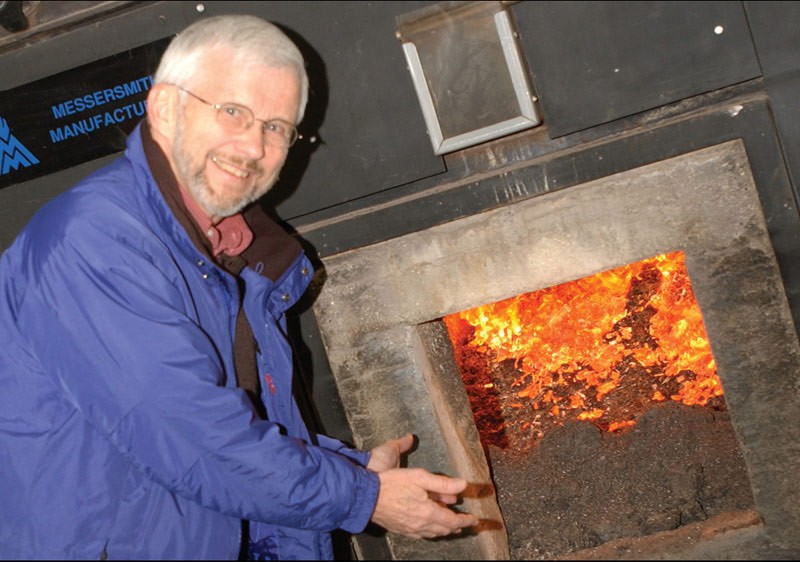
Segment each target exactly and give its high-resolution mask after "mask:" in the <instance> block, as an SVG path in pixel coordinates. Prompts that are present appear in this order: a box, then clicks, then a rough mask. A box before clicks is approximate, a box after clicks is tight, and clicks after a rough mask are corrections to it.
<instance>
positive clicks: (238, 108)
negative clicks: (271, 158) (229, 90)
mask: <svg viewBox="0 0 800 562" xmlns="http://www.w3.org/2000/svg"><path fill="white" fill-rule="evenodd" d="M175 87H176V88H178V89H179V90H180V91H182V92H186V93H187V94H189V95H190V96H192V97H193V98H194V99H196V100H197V101H199V102H202V103H204V104H206V105H207V106H209V107H212V108H214V109H216V110H217V122H218V123H219V124H220V125H221V126H222V127H223V128H224V129H226V130H228V131H230V132H231V133H241V132H243V131H246V130H247V129H249V128H250V127H252V126H253V123H255V122H256V121H259V122H260V123H261V133H262V134H263V138H264V139H265V143H267V144H272V145H274V146H280V147H283V148H289V147H290V146H292V145H293V144H294V143H295V142H296V141H297V139H299V138H302V135H300V134H299V133H298V132H297V127H295V126H294V125H292V124H291V123H289V122H287V121H284V120H283V119H270V120H269V121H263V120H262V119H256V116H255V115H253V111H252V110H251V109H250V108H249V107H246V106H244V105H239V104H238V103H211V102H210V101H206V100H204V99H203V98H201V97H200V96H198V95H197V94H193V93H192V92H190V91H189V90H187V89H186V88H181V87H180V86H175Z"/></svg>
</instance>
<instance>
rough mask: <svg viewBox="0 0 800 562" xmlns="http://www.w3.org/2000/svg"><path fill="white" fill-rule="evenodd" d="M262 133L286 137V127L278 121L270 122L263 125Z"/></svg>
mask: <svg viewBox="0 0 800 562" xmlns="http://www.w3.org/2000/svg"><path fill="white" fill-rule="evenodd" d="M264 133H271V134H273V135H275V134H277V135H280V136H282V137H283V136H286V125H284V124H283V123H280V122H278V121H270V122H269V123H264Z"/></svg>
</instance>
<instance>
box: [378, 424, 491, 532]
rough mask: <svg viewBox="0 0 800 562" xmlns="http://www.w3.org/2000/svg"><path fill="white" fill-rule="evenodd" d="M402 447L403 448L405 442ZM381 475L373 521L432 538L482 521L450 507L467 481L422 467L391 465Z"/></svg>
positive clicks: (397, 529)
mask: <svg viewBox="0 0 800 562" xmlns="http://www.w3.org/2000/svg"><path fill="white" fill-rule="evenodd" d="M406 437H407V436H406ZM406 437H403V438H401V440H404V439H405V438H406ZM396 441H399V440H396ZM403 443H405V441H403ZM398 446H399V447H400V448H402V444H400V445H398ZM387 458H388V457H387ZM370 464H371V462H370ZM378 478H379V479H380V486H381V487H380V490H379V491H378V501H377V503H376V504H375V511H374V512H373V513H372V521H374V522H375V523H377V524H378V525H380V526H381V527H383V528H384V529H386V530H387V531H392V532H395V533H400V534H402V535H405V536H407V537H411V538H414V539H419V538H426V539H430V538H434V537H441V536H444V535H450V534H453V533H460V532H461V530H462V529H463V528H464V527H473V526H475V525H477V524H478V519H477V518H476V517H475V516H474V515H470V514H468V513H458V512H456V511H453V510H452V509H450V508H449V507H447V504H454V503H455V502H456V501H457V499H458V494H459V493H461V492H462V491H464V488H466V486H467V482H466V481H465V480H462V479H460V478H450V477H448V476H440V475H436V474H432V473H431V472H428V471H427V470H424V469H422V468H388V469H386V470H383V471H382V472H379V473H378Z"/></svg>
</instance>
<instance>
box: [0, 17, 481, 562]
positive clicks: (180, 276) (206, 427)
mask: <svg viewBox="0 0 800 562" xmlns="http://www.w3.org/2000/svg"><path fill="white" fill-rule="evenodd" d="M307 90H308V85H307V77H306V73H305V68H304V63H303V59H302V56H301V54H300V52H299V51H298V49H297V48H296V46H295V45H294V44H293V43H292V42H291V41H290V40H289V39H288V38H287V37H286V36H285V35H284V34H283V33H282V32H281V31H280V30H279V29H278V28H277V27H276V26H274V25H272V24H270V23H268V22H265V21H264V20H261V19H259V18H256V17H252V16H218V17H212V18H208V19H204V20H201V21H199V22H197V23H195V24H193V25H191V26H190V27H189V28H187V29H186V30H185V31H183V32H182V33H180V34H179V35H178V36H177V38H176V39H174V40H173V41H172V43H171V44H170V46H169V48H168V49H167V51H166V52H165V54H164V56H163V58H162V61H161V64H160V66H159V68H158V71H157V72H156V75H155V77H154V85H153V87H152V88H151V90H150V92H149V95H148V98H147V118H146V120H145V121H144V122H143V123H141V124H140V125H139V126H138V127H137V128H136V130H135V131H134V132H133V133H132V134H131V136H130V137H129V139H128V147H127V150H126V151H125V153H124V155H122V156H121V157H120V158H118V159H117V160H116V161H114V162H112V163H111V164H110V165H108V166H107V167H105V168H104V169H101V170H100V171H98V172H96V173H95V174H93V175H92V176H90V177H88V178H87V179H85V180H83V181H82V182H80V183H79V184H78V185H77V186H75V187H74V188H72V189H70V190H68V191H67V192H65V193H64V194H62V195H61V196H59V197H57V198H56V199H54V200H53V201H51V202H50V203H48V204H47V205H45V206H44V207H43V208H42V209H41V210H40V211H39V212H38V213H37V214H36V215H35V216H34V217H33V219H32V220H31V221H30V223H29V224H28V225H27V226H26V227H25V229H24V230H23V232H22V233H21V234H20V235H19V237H18V238H17V240H16V241H15V242H14V243H13V245H12V246H11V247H10V248H9V249H8V250H7V251H6V252H5V254H4V255H3V256H2V259H1V260H0V295H2V298H0V315H2V322H0V341H2V342H3V346H2V349H0V386H2V388H3V392H2V393H0V465H2V467H3V469H2V478H0V498H2V502H1V503H2V507H0V556H2V557H3V558H19V559H21V558H54V559H64V558H81V559H89V558H98V557H99V558H102V559H106V558H117V559H122V558H124V559H144V558H160V559H166V558H180V559H186V558H213V559H224V558H228V559H230V558H236V557H244V556H246V557H249V558H251V559H325V558H331V557H332V548H331V540H330V535H329V532H330V531H332V530H335V529H343V530H345V531H348V532H351V533H355V532H360V531H362V530H363V529H364V528H365V526H366V525H367V523H368V522H369V521H370V520H372V521H373V522H375V523H376V524H378V525H381V526H383V527H384V528H386V529H388V530H390V531H394V532H398V533H402V534H405V535H408V536H410V537H417V538H419V537H438V536H444V535H448V534H451V533H458V532H460V531H461V529H463V528H464V527H468V526H472V525H475V524H476V523H477V520H476V518H475V517H474V516H472V515H469V514H465V513H459V512H457V511H455V510H453V509H451V508H450V506H449V504H453V503H455V502H456V500H457V494H459V493H461V492H462V491H463V489H464V487H465V486H466V482H464V481H463V480H461V479H457V478H448V477H445V476H441V475H434V474H432V473H430V472H428V471H425V470H423V469H403V468H399V464H400V462H399V461H400V456H401V455H402V454H403V453H404V452H406V451H408V450H409V448H410V447H411V443H412V436H410V435H405V436H403V437H400V438H398V439H395V440H390V441H388V442H386V443H384V444H383V445H380V446H378V447H377V448H375V449H373V450H372V451H359V450H355V449H351V448H349V447H347V446H345V445H344V444H343V443H341V442H339V441H336V440H334V439H332V438H329V437H326V436H321V435H320V436H317V435H311V434H310V433H309V431H308V430H307V428H306V426H305V425H304V423H303V421H302V419H301V416H300V414H299V411H298V408H297V405H296V403H295V402H294V400H293V398H292V357H291V351H290V347H289V344H288V342H287V340H286V334H285V327H286V320H285V313H286V310H287V309H288V308H289V307H290V306H291V305H292V304H293V303H294V302H296V300H297V299H298V298H299V297H300V295H301V294H302V293H303V292H304V291H305V289H306V287H307V286H308V283H309V281H310V279H311V276H312V273H313V271H312V267H311V263H310V262H309V260H308V258H307V257H306V256H305V255H304V253H303V252H302V250H301V247H300V245H299V243H298V242H297V241H296V240H295V239H294V238H292V237H291V236H289V235H288V234H287V233H285V232H284V231H283V230H282V229H281V228H280V227H279V226H278V225H277V224H275V223H274V222H272V221H271V220H270V219H269V218H267V216H266V214H264V212H263V211H262V210H261V208H260V207H259V206H258V204H251V203H253V202H255V201H257V200H258V199H259V198H260V197H261V196H262V195H263V194H264V193H265V192H267V191H268V190H269V189H270V188H271V187H272V185H273V184H274V183H275V180H276V179H277V177H278V173H279V171H280V169H281V167H282V166H283V164H284V162H285V160H286V157H287V154H288V151H289V149H290V147H291V146H292V144H293V143H294V142H295V140H297V137H298V134H297V128H296V124H297V123H298V122H300V120H301V119H302V116H303V111H304V108H305V104H306V99H307ZM242 522H245V523H248V522H249V525H243V524H242ZM243 531H244V532H243Z"/></svg>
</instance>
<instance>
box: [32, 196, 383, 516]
mask: <svg viewBox="0 0 800 562" xmlns="http://www.w3.org/2000/svg"><path fill="white" fill-rule="evenodd" d="M115 213H116V214H117V215H118V217H117V218H116V219H112V218H110V216H109V215H111V216H114V214H115ZM63 214H64V213H63V210H62V213H61V215H59V216H52V217H51V218H52V219H53V220H52V223H50V224H48V218H47V215H46V214H42V215H41V216H40V217H39V222H38V224H39V228H38V234H37V238H36V244H30V247H29V248H28V249H27V251H28V255H29V256H30V257H29V259H28V260H27V262H26V268H27V269H28V271H27V275H28V278H29V279H30V286H29V287H28V289H27V293H26V297H25V302H24V306H23V309H22V311H21V313H20V319H19V322H20V323H21V324H22V325H23V328H24V329H25V330H26V332H27V333H28V334H29V335H30V346H31V352H32V354H35V355H36V356H37V357H38V358H39V360H40V361H41V363H42V367H43V368H44V369H45V370H46V372H47V373H48V374H49V375H50V376H52V377H53V378H54V379H55V380H56V382H57V384H58V386H59V387H60V388H61V389H62V391H63V396H64V399H65V400H66V401H68V402H69V403H70V404H71V406H72V407H74V408H75V410H76V412H77V413H78V414H79V415H81V416H83V417H84V418H85V420H86V422H87V423H88V424H90V425H91V426H93V427H94V429H95V430H96V431H97V432H99V433H101V434H102V435H103V436H105V437H106V438H107V439H108V441H109V442H110V443H111V444H112V445H113V447H115V448H116V449H117V450H118V451H119V452H120V453H121V454H122V455H124V456H125V457H126V458H127V459H129V461H130V462H131V463H132V464H133V465H134V466H135V467H136V469H138V470H140V471H142V472H143V473H145V474H146V475H147V476H148V478H150V479H152V480H154V481H156V482H158V483H160V484H161V485H163V486H165V487H167V488H168V489H170V490H172V491H173V492H174V493H176V494H179V495H181V496H184V497H186V498H189V499H191V500H193V501H196V502H198V503H200V504H201V505H203V506H205V507H207V508H209V509H213V510H216V511H219V512H222V513H225V514H228V515H231V516H235V517H240V518H247V519H251V520H259V521H265V522H275V523H280V524H281V525H286V526H291V527H297V528H303V529H314V530H323V531H327V530H333V529H335V528H342V529H345V530H347V531H350V532H360V531H361V530H363V528H364V527H365V526H366V524H367V522H368V520H369V518H370V516H371V513H372V510H373V508H374V505H375V502H376V500H377V493H378V478H377V475H376V474H374V473H372V472H371V471H368V470H366V469H364V468H363V467H362V466H359V465H358V464H357V463H356V462H353V460H351V459H350V458H347V457H345V456H343V455H341V454H339V452H337V450H335V449H328V448H325V447H315V446H311V445H309V444H307V443H305V442H304V441H302V440H299V439H294V438H291V437H288V436H285V435H282V433H281V431H280V427H279V426H277V425H275V424H273V423H270V422H266V421H257V420H254V419H253V416H252V408H251V406H250V404H249V402H248V401H247V398H246V397H245V394H244V392H243V391H241V390H239V389H236V388H230V387H226V386H225V384H224V382H225V380H226V372H225V362H224V361H223V360H222V359H221V357H220V354H219V351H218V348H217V345H215V342H214V341H213V340H212V338H210V337H209V335H208V332H207V330H206V329H203V328H201V326H200V323H199V322H198V320H197V317H198V314H200V312H198V310H200V309H201V307H202V303H199V302H196V301H195V300H193V299H194V297H193V296H192V293H191V292H189V291H187V290H186V289H185V287H186V280H185V279H184V278H183V276H184V275H189V274H190V273H191V272H182V271H180V270H179V269H178V268H177V267H176V266H175V265H174V261H173V260H172V259H171V258H170V254H169V252H167V251H166V249H165V248H164V245H163V242H162V241H160V240H159V239H158V238H157V237H155V236H153V235H151V234H149V233H146V232H145V233H143V232H142V229H143V225H141V224H140V223H138V222H135V221H132V220H131V219H130V218H129V216H128V215H127V214H126V213H123V212H120V211H119V210H117V209H115V208H112V206H109V208H100V209H96V210H95V212H93V213H91V214H89V213H85V214H82V216H80V217H74V219H72V220H66V219H63V218H61V216H62V215H63ZM103 215H105V217H104V218H103V220H98V217H100V216H103ZM111 225H113V228H112V227H111ZM216 305H217V306H221V307H224V306H225V305H224V303H216ZM206 314H208V313H206ZM219 316H224V317H226V318H225V319H224V320H227V315H224V314H221V315H219ZM224 320H223V319H220V320H219V321H220V322H223V321H224ZM229 328H230V327H227V328H226V327H225V326H220V333H229V332H225V331H224V330H226V329H229ZM227 376H230V375H227Z"/></svg>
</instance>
